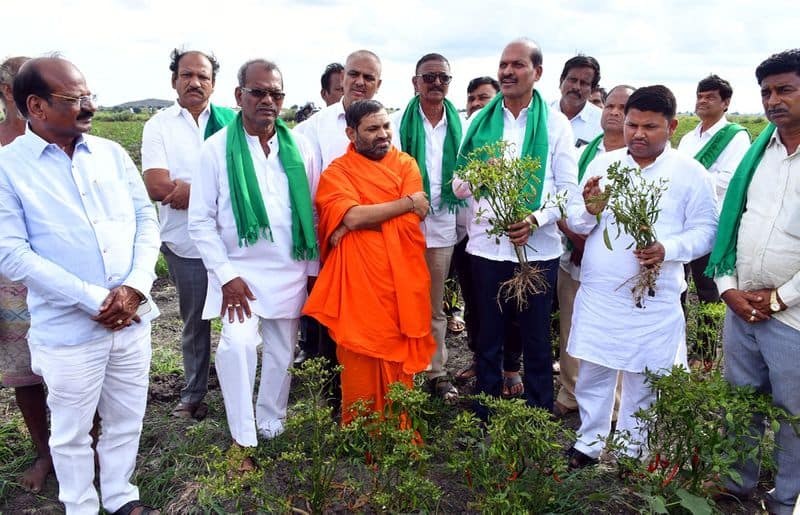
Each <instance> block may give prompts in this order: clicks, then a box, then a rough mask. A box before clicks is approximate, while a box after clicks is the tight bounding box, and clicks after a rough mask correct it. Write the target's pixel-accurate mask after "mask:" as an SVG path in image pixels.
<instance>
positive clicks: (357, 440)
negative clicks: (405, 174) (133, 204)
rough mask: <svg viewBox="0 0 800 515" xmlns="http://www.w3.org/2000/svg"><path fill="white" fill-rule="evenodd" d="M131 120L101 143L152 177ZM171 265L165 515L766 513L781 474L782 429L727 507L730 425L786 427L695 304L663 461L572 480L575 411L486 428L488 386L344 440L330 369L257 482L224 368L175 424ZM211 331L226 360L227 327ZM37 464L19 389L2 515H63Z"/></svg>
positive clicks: (654, 425)
mask: <svg viewBox="0 0 800 515" xmlns="http://www.w3.org/2000/svg"><path fill="white" fill-rule="evenodd" d="M121 118H123V119H111V117H109V116H106V115H102V116H98V117H97V118H96V119H95V121H94V124H93V125H94V127H93V130H92V132H93V133H94V134H96V135H98V136H102V137H107V138H110V139H113V140H116V141H118V142H119V143H120V144H122V145H123V146H124V147H125V148H126V149H127V150H128V151H129V152H130V153H131V156H132V157H133V158H134V160H135V161H136V163H137V166H140V153H139V146H140V142H141V130H142V126H143V124H144V118H143V117H138V118H135V119H130V118H129V117H127V116H123V117H121ZM734 120H736V121H739V123H742V124H743V125H745V126H747V127H748V128H750V130H751V135H752V136H753V137H754V136H756V135H757V133H758V132H760V131H761V130H762V129H763V127H764V125H765V123H766V121H765V120H764V119H763V117H743V118H734ZM695 123H696V118H693V117H688V116H682V117H681V118H680V124H679V128H678V131H677V132H676V136H675V139H674V144H677V138H679V134H678V132H680V134H683V133H685V132H686V131H687V130H690V129H691V128H692V127H693V126H694V124H695ZM160 267H161V268H159V269H158V275H159V279H158V280H157V281H156V284H155V285H154V288H153V298H154V300H155V301H156V302H157V304H158V306H159V308H160V310H161V316H160V317H159V318H157V319H156V320H154V321H153V326H152V344H153V357H152V363H151V369H150V391H149V397H148V405H147V412H146V414H145V420H144V425H143V434H142V439H141V444H140V449H139V455H138V460H137V467H136V473H135V476H134V478H133V481H134V482H135V483H136V484H137V485H138V486H139V488H140V494H141V498H142V500H143V501H144V502H146V503H147V504H151V505H154V506H157V507H160V508H161V509H162V513H165V514H184V513H186V514H189V513H191V514H194V513H216V514H223V513H298V514H310V513H379V512H380V513H412V512H413V513H442V514H449V513H469V514H472V513H565V514H575V515H578V514H580V515H583V514H606V513H612V514H635V513H671V514H684V513H692V514H697V515H701V514H702V515H707V514H712V513H725V514H754V513H758V514H760V513H762V512H763V504H762V500H763V499H764V495H765V493H766V491H767V489H768V488H770V487H771V485H770V483H771V481H772V478H771V474H772V473H773V471H774V463H773V462H772V460H771V450H772V449H773V446H774V440H773V437H772V431H771V430H770V431H767V434H766V436H765V437H764V438H763V439H762V440H760V445H761V449H762V450H763V453H762V462H763V468H762V470H763V475H762V483H760V484H759V488H758V490H757V492H756V494H755V496H754V498H753V499H752V500H747V501H743V502H739V501H738V500H735V499H733V498H731V497H725V496H719V495H717V494H719V487H720V477H721V476H722V475H724V474H725V472H727V471H730V469H731V463H732V460H733V459H735V458H736V457H741V456H742V455H743V452H744V450H743V449H745V446H744V445H743V442H742V440H741V439H736V438H728V437H727V436H726V435H725V433H724V432H723V431H722V428H727V429H729V430H732V431H731V432H733V431H739V432H741V431H742V430H743V428H744V426H745V425H746V423H747V421H749V420H750V417H751V414H752V413H753V412H755V411H766V412H767V415H768V418H770V419H771V420H776V419H779V418H780V417H781V416H782V414H781V413H780V412H778V411H776V410H775V409H772V408H771V407H770V399H769V398H768V397H765V396H761V395H757V394H755V393H753V392H750V391H743V390H738V389H733V388H732V387H729V386H728V385H727V383H726V382H725V381H724V379H723V377H722V375H721V356H720V353H719V349H718V346H719V343H720V339H721V326H722V318H723V314H724V306H723V305H722V304H713V305H705V306H702V307H701V306H700V305H698V304H697V302H696V296H695V295H694V293H691V292H690V295H689V298H690V300H691V302H690V303H689V306H688V323H687V343H688V344H689V346H690V348H692V347H693V346H694V344H695V343H696V342H698V341H699V340H708V341H710V342H714V348H711V349H699V350H698V352H700V353H701V359H700V363H701V364H700V365H699V366H698V367H696V368H694V369H693V370H692V371H690V372H686V371H681V370H675V371H673V373H672V374H671V375H667V376H663V377H661V378H653V381H654V383H653V384H654V387H655V388H656V389H657V390H658V392H659V396H658V400H657V402H656V404H655V405H654V406H653V407H652V408H651V409H650V410H647V412H643V413H641V417H640V422H641V424H643V425H645V426H646V427H648V428H649V430H650V441H649V446H650V449H651V452H652V454H651V455H650V456H642V457H641V459H638V460H637V459H632V460H630V459H627V460H626V459H622V458H617V457H616V454H615V453H614V452H613V451H615V450H619V449H620V445H621V444H622V443H623V442H622V441H621V440H619V439H612V440H611V441H609V442H608V446H609V450H610V451H611V452H607V453H604V454H603V455H602V456H601V459H600V463H599V465H597V466H595V467H588V468H586V469H582V470H579V471H568V470H567V469H566V458H565V456H564V452H565V450H566V449H567V448H568V447H569V446H570V445H571V444H572V442H573V441H574V438H575V430H576V429H577V428H578V427H579V422H580V421H579V416H578V415H577V414H576V413H572V414H569V415H567V416H566V417H564V418H563V419H558V420H554V419H551V417H550V415H549V413H547V412H544V411H542V410H537V409H533V408H529V407H527V406H525V405H524V402H522V401H521V400H519V399H500V400H492V401H487V402H489V403H491V404H490V407H491V409H492V411H493V416H492V418H491V419H490V421H489V423H488V424H481V423H480V422H479V421H477V420H476V419H475V418H474V416H473V415H472V413H471V411H470V406H471V403H472V401H473V398H472V397H471V396H470V395H471V393H472V391H473V388H474V379H471V380H468V381H465V382H462V383H460V384H458V387H459V391H460V393H461V394H462V396H461V398H460V399H459V401H458V402H457V403H455V404H445V403H444V402H442V401H440V400H438V399H433V398H431V397H430V396H429V395H428V394H427V392H426V391H425V390H424V388H423V387H422V385H421V384H418V386H417V387H416V388H415V389H413V390H411V391H403V390H398V389H395V390H394V391H393V393H392V394H391V395H392V396H393V399H394V406H395V408H396V409H394V410H391V411H389V412H387V413H386V418H385V419H382V420H377V419H375V418H370V417H368V416H364V417H360V418H357V420H356V422H354V423H353V424H351V425H349V426H347V427H341V426H340V425H338V424H337V423H336V422H335V420H334V418H333V417H332V410H331V408H330V407H329V405H328V403H327V402H326V397H327V394H326V391H327V390H326V386H325V385H326V384H327V382H326V381H327V378H328V377H327V372H326V371H325V370H324V368H323V367H322V366H321V365H320V364H319V363H318V362H313V361H312V362H311V363H310V364H309V365H308V366H306V367H305V368H304V369H302V370H299V371H293V373H294V375H295V377H294V379H293V383H292V391H291V394H290V402H289V406H290V407H289V417H288V419H287V426H286V428H287V430H286V432H285V433H284V434H282V435H281V436H279V437H277V438H275V439H273V440H260V441H259V446H258V448H257V450H256V451H255V453H254V456H253V457H254V460H255V462H256V464H257V470H255V471H253V472H247V473H241V472H239V471H238V469H237V467H238V464H239V463H240V462H241V458H242V454H241V452H240V451H237V450H236V449H232V448H230V443H231V438H230V435H229V433H228V429H227V422H226V419H225V411H224V405H223V401H222V395H221V392H220V390H219V384H218V381H217V379H216V375H215V373H214V369H213V365H212V373H211V380H210V385H209V393H208V395H207V397H206V401H207V402H208V404H209V414H208V417H207V418H206V419H204V420H202V421H199V422H195V421H187V420H184V419H177V418H174V417H172V416H171V415H170V411H171V410H172V407H173V406H174V405H175V404H176V403H177V402H178V400H179V391H180V388H181V387H182V386H183V377H182V360H181V350H180V331H181V327H182V323H181V320H180V316H179V312H178V306H177V294H176V292H175V288H174V287H173V286H172V285H171V284H170V283H169V281H167V280H166V278H165V275H166V273H165V269H164V264H163V262H162V263H161V265H160ZM456 295H457V294H456ZM557 316H558V314H554V317H557ZM557 325H558V324H557V323H556V324H555V326H557ZM212 327H213V336H212V342H213V343H212V347H216V342H217V340H218V337H219V330H220V325H219V323H218V321H217V323H212ZM447 346H448V349H449V352H450V357H449V361H448V363H447V369H448V372H450V373H455V371H456V370H458V369H460V368H461V367H463V366H464V365H465V364H467V363H469V362H470V361H471V359H472V354H471V352H470V351H469V349H468V346H467V338H466V334H465V333H461V334H458V335H454V334H448V336H447ZM554 347H555V349H558V341H557V335H554ZM554 359H555V356H554ZM212 360H213V355H212ZM554 388H557V382H556V379H555V377H554ZM401 413H402V414H403V415H401ZM401 417H407V418H403V420H406V421H408V422H410V425H411V427H410V428H409V427H408V424H401V423H400V420H401ZM772 427H774V426H772ZM420 438H421V441H420ZM420 442H422V443H420ZM33 458H34V449H33V446H32V444H31V442H30V439H29V438H28V435H27V433H26V429H25V425H24V423H23V420H22V417H21V415H20V414H19V410H18V409H17V408H16V406H15V403H14V396H13V391H12V390H11V389H0V514H2V513H8V514H17V513H37V514H39V513H44V514H60V513H63V507H62V506H61V505H60V503H58V501H57V495H58V491H57V483H56V481H55V478H53V477H52V476H51V477H50V478H49V480H48V482H47V484H46V487H45V489H44V490H43V491H42V492H41V493H39V494H31V493H29V492H25V491H24V490H23V489H22V488H21V487H20V486H19V485H18V483H17V478H18V477H19V475H20V474H21V473H22V471H23V470H25V468H26V467H27V466H28V465H29V464H30V463H31V462H32V460H33Z"/></svg>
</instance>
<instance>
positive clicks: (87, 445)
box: [30, 322, 151, 515]
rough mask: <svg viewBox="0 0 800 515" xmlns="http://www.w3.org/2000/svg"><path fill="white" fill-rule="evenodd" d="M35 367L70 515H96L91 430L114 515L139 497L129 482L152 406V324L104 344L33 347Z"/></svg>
mask: <svg viewBox="0 0 800 515" xmlns="http://www.w3.org/2000/svg"><path fill="white" fill-rule="evenodd" d="M30 348H31V368H32V369H33V371H34V372H35V373H37V374H39V375H41V376H42V377H43V378H44V381H45V383H46V384H47V392H48V393H47V405H48V407H49V408H50V452H51V454H52V456H53V467H54V468H55V471H56V476H57V477H58V488H59V491H58V499H59V500H60V501H61V502H63V503H64V507H65V508H66V512H67V514H68V515H83V514H87V515H97V513H98V511H99V509H100V503H99V500H98V496H97V491H96V490H95V487H94V452H93V451H92V437H91V436H90V435H89V431H91V429H92V423H93V421H94V414H95V411H97V412H98V413H99V415H100V419H101V421H102V426H101V427H102V429H101V433H100V438H99V440H98V442H97V457H98V460H99V462H100V492H101V494H102V496H103V508H105V509H106V511H108V512H109V513H112V512H114V511H116V510H117V509H119V508H120V507H121V506H122V505H124V504H125V503H127V502H128V501H133V500H136V499H139V490H138V489H137V488H136V487H135V486H134V485H133V484H131V482H130V479H131V476H132V475H133V470H134V467H135V465H136V454H137V452H138V450H139V437H140V435H141V432H142V419H143V417H144V411H145V406H146V405H147V385H148V373H149V370H150V355H151V347H150V323H149V322H146V323H141V324H138V325H137V324H134V325H133V326H131V327H130V328H128V329H123V330H121V331H119V332H116V333H112V334H111V335H109V336H108V337H106V338H103V339H101V340H95V341H92V342H88V343H85V344H79V345H70V346H44V345H31V346H30Z"/></svg>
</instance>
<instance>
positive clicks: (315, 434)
mask: <svg viewBox="0 0 800 515" xmlns="http://www.w3.org/2000/svg"><path fill="white" fill-rule="evenodd" d="M291 372H292V375H293V376H294V378H295V379H296V380H297V382H296V383H295V384H297V385H299V386H300V390H301V391H302V393H303V395H302V396H301V397H300V398H299V399H298V400H297V402H296V403H295V405H294V408H293V410H292V413H291V416H290V417H288V418H287V419H286V424H285V429H286V431H285V432H284V434H283V435H282V438H283V440H284V443H285V444H286V449H285V450H284V451H283V452H281V453H280V455H279V457H278V460H279V461H280V462H282V464H283V465H285V466H288V467H289V468H290V469H291V470H292V471H293V475H294V477H295V478H296V480H297V484H298V485H300V488H301V495H302V496H303V497H304V498H305V500H306V501H307V504H308V507H309V508H310V510H311V511H312V512H313V513H321V512H322V511H323V510H324V509H325V507H326V505H327V504H328V503H329V502H330V500H331V493H332V490H333V480H334V477H335V475H336V472H337V471H338V470H339V469H340V467H341V466H342V463H341V462H340V460H339V455H338V454H337V453H336V452H335V451H336V448H337V445H336V444H337V442H338V441H339V438H340V428H339V425H338V424H337V423H336V421H335V420H334V418H333V416H332V411H333V409H332V408H331V407H330V406H329V405H328V385H329V382H330V379H331V376H332V374H333V373H334V372H341V367H337V368H336V369H334V370H331V369H330V368H329V367H328V366H327V360H326V359H325V358H314V359H309V360H307V361H306V362H304V363H303V366H302V367H300V368H293V369H291Z"/></svg>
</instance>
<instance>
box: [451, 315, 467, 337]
mask: <svg viewBox="0 0 800 515" xmlns="http://www.w3.org/2000/svg"><path fill="white" fill-rule="evenodd" d="M466 327H467V325H466V324H465V323H464V319H463V318H461V317H460V316H458V315H452V316H449V317H447V330H448V331H449V332H450V333H452V334H461V333H462V332H463V331H464V329H465V328H466Z"/></svg>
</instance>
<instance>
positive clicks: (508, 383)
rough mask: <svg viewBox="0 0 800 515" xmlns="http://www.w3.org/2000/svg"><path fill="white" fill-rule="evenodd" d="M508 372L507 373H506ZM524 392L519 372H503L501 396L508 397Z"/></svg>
mask: <svg viewBox="0 0 800 515" xmlns="http://www.w3.org/2000/svg"><path fill="white" fill-rule="evenodd" d="M506 374H509V375H506ZM523 393H525V386H524V385H523V384H522V376H521V375H520V373H519V372H503V397H505V398H506V399H509V398H511V397H518V396H520V395H522V394H523Z"/></svg>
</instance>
